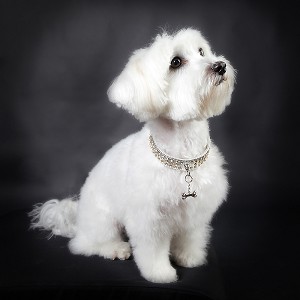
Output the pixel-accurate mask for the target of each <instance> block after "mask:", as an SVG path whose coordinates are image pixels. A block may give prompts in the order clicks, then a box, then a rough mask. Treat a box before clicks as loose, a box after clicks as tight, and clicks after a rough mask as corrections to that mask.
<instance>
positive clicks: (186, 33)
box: [31, 28, 235, 283]
mask: <svg viewBox="0 0 300 300" xmlns="http://www.w3.org/2000/svg"><path fill="white" fill-rule="evenodd" d="M199 48H202V50H203V51H204V56H202V55H200V53H199ZM176 56H177V57H180V58H181V60H182V65H181V66H180V67H179V68H177V69H172V68H171V67H170V62H171V60H172V59H173V58H174V57H176ZM217 61H223V62H225V63H226V72H225V74H221V75H220V74H219V73H218V72H215V71H214V70H213V69H212V66H213V64H214V63H215V62H217ZM234 73H235V72H234V69H233V68H232V67H231V65H230V63H229V62H228V61H227V60H226V59H225V58H224V57H221V56H216V55H215V54H214V53H212V51H211V49H210V46H209V44H208V42H207V41H206V40H205V39H204V37H203V36H202V35H201V34H200V32H199V31H197V30H194V29H190V28H188V29H183V30H180V31H179V32H177V33H175V34H173V35H169V34H167V33H163V34H160V35H158V36H157V37H156V38H155V39H154V41H153V42H152V43H151V44H150V45H149V46H148V47H147V48H144V49H140V50H137V51H135V52H134V53H133V55H132V56H131V58H130V59H129V61H128V63H127V65H126V66H125V68H124V70H123V71H122V73H121V74H120V75H119V76H118V77H117V78H116V79H115V80H114V82H113V83H112V85H111V87H110V88H109V90H108V96H109V99H110V101H112V102H113V103H116V105H118V106H119V107H122V108H124V109H125V110H127V111H129V112H130V113H131V114H133V115H134V116H135V117H136V118H137V119H139V120H140V121H145V122H146V124H145V126H144V127H143V129H142V130H141V131H139V132H137V133H135V134H132V135H130V136H128V137H127V138H125V139H123V140H122V141H120V142H119V143H117V144H116V145H114V146H113V147H112V148H111V149H110V150H109V151H107V153H106V154H105V156H104V157H103V158H102V159H101V160H100V161H99V163H98V164H97V165H96V166H95V168H94V169H93V170H92V171H91V172H90V174H89V176H88V178H87V180H86V183H85V184H84V186H83V187H82V189H81V192H80V196H79V197H78V199H70V198H68V199H64V200H62V201H58V200H50V201H47V202H46V203H44V204H40V205H37V206H36V207H35V209H34V210H33V211H32V212H31V216H32V218H33V221H32V227H34V228H43V229H46V230H51V231H52V234H56V235H62V236H66V237H69V238H71V240H70V243H69V248H70V251H71V252H72V253H74V254H83V255H99V256H102V257H105V258H109V259H115V258H119V259H127V258H128V257H129V256H130V255H131V253H133V256H134V259H135V262H136V263H137V265H138V268H139V270H140V272H141V274H142V276H143V277H144V278H146V279H147V280H149V281H152V282H160V283H164V282H173V281H176V280H177V275H176V270H175V269H174V268H173V267H172V266H171V264H170V257H171V258H172V259H173V260H174V261H175V262H176V264H178V265H180V266H184V267H195V266H200V265H202V264H204V263H205V260H206V247H207V244H208V240H209V236H210V231H211V229H210V222H211V219H212V216H213V214H214V213H215V211H216V210H217V208H218V207H219V205H220V204H221V203H222V201H223V200H224V199H225V198H226V194H227V189H228V183H227V178H226V172H225V171H224V169H223V167H222V165H223V164H224V160H223V157H222V155H221V154H220V152H219V151H218V149H217V147H216V146H215V145H214V144H213V143H212V144H211V150H210V153H209V156H208V159H207V160H206V161H205V162H204V163H203V164H202V165H201V166H200V167H199V168H197V169H196V170H194V171H192V172H191V175H192V176H193V178H194V180H193V182H192V189H193V190H196V191H197V194H198V197H196V198H192V197H189V198H187V199H186V200H182V199H181V194H182V193H183V192H186V191H187V184H186V182H185V180H184V176H185V172H182V171H179V170H173V169H170V168H168V167H166V166H164V165H163V164H162V163H161V162H160V161H159V160H158V159H157V158H156V157H155V156H154V155H153V153H152V152H151V149H150V147H149V141H148V137H149V134H150V133H151V134H152V136H153V138H154V140H155V142H156V144H157V145H158V146H159V148H160V149H161V150H162V151H164V152H165V153H167V154H169V155H170V156H173V157H178V158H193V157H196V156H198V155H199V154H201V153H203V152H204V149H205V146H206V143H207V140H208V139H209V126H208V122H207V119H208V118H209V117H212V116H214V115H218V114H220V113H222V112H223V111H224V109H225V107H226V106H227V105H228V104H229V103H230V99H231V93H232V91H233V86H234V77H235V76H234ZM124 231H126V234H127V236H128V240H127V239H124Z"/></svg>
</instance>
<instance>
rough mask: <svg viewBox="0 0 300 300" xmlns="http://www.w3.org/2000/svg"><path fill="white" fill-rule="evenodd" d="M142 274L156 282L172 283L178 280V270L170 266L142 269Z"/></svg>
mask: <svg viewBox="0 0 300 300" xmlns="http://www.w3.org/2000/svg"><path fill="white" fill-rule="evenodd" d="M141 273H142V276H143V277H144V278H145V279H147V280H148V281H151V282H154V283H170V282H174V281H177V279H178V277H177V274H176V270H175V269H174V268H173V267H172V266H171V265H170V266H164V267H163V266H155V267H153V268H152V269H151V270H141Z"/></svg>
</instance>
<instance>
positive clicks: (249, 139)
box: [0, 0, 300, 299]
mask: <svg viewBox="0 0 300 300" xmlns="http://www.w3.org/2000/svg"><path fill="white" fill-rule="evenodd" d="M291 3H292V2H291ZM296 21H297V15H296V8H295V7H292V6H291V4H290V3H289V1H281V2H279V3H273V2H271V1H270V2H268V1H250V0H249V1H234V0H230V1H219V0H215V1H192V0H186V1H149V2H146V1H53V0H52V1H48V0H46V1H31V0H29V1H15V0H11V1H3V0H2V1H0V33H1V34H0V101H1V102H0V105H1V106H0V134H1V148H0V170H1V172H0V189H1V190H0V193H1V194H0V212H1V214H5V213H7V212H9V211H12V210H14V209H27V210H29V209H30V207H31V206H32V204H34V203H36V202H41V201H44V200H47V199H49V198H62V197H64V196H68V195H73V194H76V193H78V192H79V189H80V187H81V185H82V184H83V182H84V180H85V178H86V176H87V174H88V172H89V171H90V169H91V168H92V167H93V166H94V165H95V164H96V162H97V161H98V160H99V159H100V158H101V156H102V155H103V154H104V152H105V151H106V150H107V149H108V148H110V147H111V146H112V145H113V144H114V143H115V142H117V141H118V140H119V139H120V138H123V137H125V136H127V135H128V134H129V133H132V132H134V131H136V130H138V129H139V128H140V127H141V126H142V124H140V123H138V122H137V121H136V120H135V119H133V118H132V117H131V116H129V115H128V114H127V113H126V112H123V111H121V110H119V109H117V108H116V107H115V106H114V105H113V104H111V103H109V102H108V100H107V96H106V90H107V88H108V86H109V84H110V82H111V81H112V80H113V78H114V77H115V76H116V75H118V73H119V72H120V71H121V70H122V68H123V67H124V64H125V63H126V61H127V59H128V57H129V55H130V53H131V52H132V51H133V50H135V49H137V48H140V47H143V46H145V45H146V44H147V43H148V42H149V41H150V39H151V38H152V37H153V36H155V35H156V34H157V33H158V32H160V28H161V27H163V28H167V29H169V30H170V31H174V30H177V29H180V28H181V27H188V26H192V27H195V28H198V29H200V30H201V31H202V33H203V34H204V35H205V36H206V37H207V38H208V40H209V41H210V42H211V45H212V48H213V50H214V51H215V52H216V53H218V54H224V56H225V57H227V58H228V59H229V60H230V61H231V62H232V64H233V66H234V67H235V68H236V69H237V71H238V74H237V85H236V89H235V91H234V94H233V99H232V104H231V106H230V107H229V108H228V109H227V111H226V112H225V113H224V114H223V115H222V116H219V117H216V118H214V119H211V121H210V124H211V136H212V138H213V140H214V141H215V142H216V144H217V145H218V146H219V148H220V149H221V151H222V152H223V154H224V156H225V158H226V160H227V162H228V169H229V178H230V185H231V190H230V194H229V197H228V201H227V203H226V204H224V205H223V206H222V208H221V209H220V211H219V212H218V214H217V215H216V217H215V219H214V228H215V230H214V234H213V243H214V244H215V247H216V251H217V255H218V257H219V260H220V265H221V267H222V273H223V276H224V278H225V287H226V291H227V293H228V295H229V299H294V298H293V297H295V295H296V292H297V289H296V286H297V279H298V280H299V278H297V276H296V275H297V272H296V271H298V269H299V267H300V266H299V259H298V254H299V248H298V243H297V242H298V239H299V231H298V230H297V229H299V221H298V218H299V204H298V201H297V200H298V198H297V197H298V196H297V195H298V193H297V191H299V183H298V180H299V175H298V173H297V172H296V171H297V170H296V166H297V164H298V163H299V154H298V151H297V150H296V149H297V136H296V134H297V133H298V130H297V123H298V122H297V121H298V120H297V111H298V110H299V109H298V106H297V100H298V98H299V96H298V93H297V89H298V86H299V83H298V79H299V75H298V72H299V66H298V65H299V64H298V58H297V49H296V47H295V48H294V46H296V44H297V40H298V39H299V32H298V28H297V26H296ZM296 33H298V35H296ZM292 149H295V150H296V153H294V151H293V150H292ZM241 293H242V294H243V297H242V298H240V296H239V295H240V294H241Z"/></svg>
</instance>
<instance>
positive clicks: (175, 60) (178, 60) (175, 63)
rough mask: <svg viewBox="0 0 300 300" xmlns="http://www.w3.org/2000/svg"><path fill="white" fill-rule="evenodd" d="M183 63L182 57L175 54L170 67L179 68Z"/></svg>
mask: <svg viewBox="0 0 300 300" xmlns="http://www.w3.org/2000/svg"><path fill="white" fill-rule="evenodd" d="M181 64H182V59H181V58H180V57H178V56H175V57H174V58H173V59H172V60H171V64H170V67H171V68H172V69H176V68H179V67H180V66H181Z"/></svg>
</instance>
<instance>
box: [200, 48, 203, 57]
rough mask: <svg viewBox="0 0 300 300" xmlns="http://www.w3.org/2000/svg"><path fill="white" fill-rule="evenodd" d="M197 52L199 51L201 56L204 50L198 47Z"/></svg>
mask: <svg viewBox="0 0 300 300" xmlns="http://www.w3.org/2000/svg"><path fill="white" fill-rule="evenodd" d="M199 53H200V55H201V56H204V51H203V49H202V48H199Z"/></svg>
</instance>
